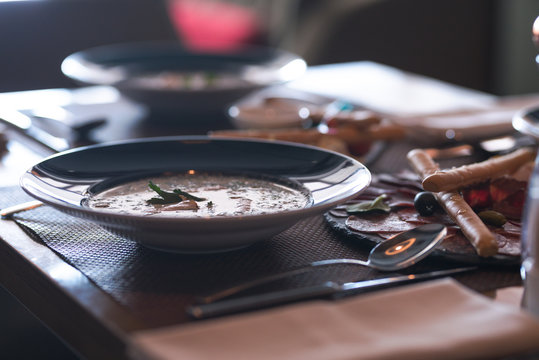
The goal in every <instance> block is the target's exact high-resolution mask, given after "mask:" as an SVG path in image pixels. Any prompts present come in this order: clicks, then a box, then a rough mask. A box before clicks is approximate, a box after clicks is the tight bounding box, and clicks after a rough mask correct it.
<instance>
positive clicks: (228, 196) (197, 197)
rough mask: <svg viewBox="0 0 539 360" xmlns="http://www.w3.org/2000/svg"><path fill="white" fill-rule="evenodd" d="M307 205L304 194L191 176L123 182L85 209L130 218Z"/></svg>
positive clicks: (261, 183)
mask: <svg viewBox="0 0 539 360" xmlns="http://www.w3.org/2000/svg"><path fill="white" fill-rule="evenodd" d="M152 187H153V189H152ZM160 191H163V193H160ZM310 201H311V199H310V196H309V195H307V194H306V193H305V192H302V191H300V190H297V189H293V188H291V187H288V186H285V185H282V184H279V183H275V182H272V181H268V180H263V179H255V178H250V177H243V176H229V175H220V174H198V173H195V174H174V175H163V176H157V177H152V178H144V179H140V180H135V181H132V182H128V183H125V184H122V185H119V186H116V187H113V188H111V189H108V190H106V191H103V192H101V193H98V194H96V195H93V196H91V197H90V198H89V199H88V202H87V206H89V207H91V208H95V209H106V210H110V211H114V212H118V213H124V214H133V215H149V216H179V217H214V216H240V215H257V214H268V213H275V212H280V211H286V210H293V209H301V208H304V207H306V206H307V205H308V204H309V203H310Z"/></svg>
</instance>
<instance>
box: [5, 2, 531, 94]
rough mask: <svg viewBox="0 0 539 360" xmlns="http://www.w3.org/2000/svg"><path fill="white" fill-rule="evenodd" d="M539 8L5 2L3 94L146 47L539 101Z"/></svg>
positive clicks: (58, 81)
mask: <svg viewBox="0 0 539 360" xmlns="http://www.w3.org/2000/svg"><path fill="white" fill-rule="evenodd" d="M538 14H539V2H538V1H536V0H516V1H515V0H452V1H441V0H338V1H330V0H229V1H225V0H221V1H217V0H40V1H39V0H19V1H5V0H4V1H2V0H0V34H1V35H0V49H2V50H1V54H2V56H1V57H0V91H1V92H5V91H16V90H27V89H38V88H51V87H73V86H75V85H76V84H74V83H73V82H71V81H69V80H68V79H66V78H65V77H64V76H63V75H62V74H61V72H60V63H61V61H62V60H63V58H65V57H66V56H67V55H69V54H71V53H73V52H76V51H79V50H83V49H87V48H89V47H93V46H97V45H103V44H113V43H119V42H127V41H141V40H170V39H175V40H178V41H181V42H182V43H183V44H184V45H185V46H189V47H198V48H204V49H212V48H226V47H231V46H238V45H240V44H245V43H256V44H264V45H270V46H276V47H281V48H284V49H287V50H290V51H292V52H295V53H297V54H299V55H301V56H303V57H304V58H305V59H306V61H307V63H308V64H309V65H317V64H325V63H334V62H347V61H358V60H372V61H376V62H380V63H383V64H387V65H391V66H395V67H397V68H401V69H403V70H408V71H412V72H415V73H419V74H424V75H427V76H431V77H434V78H437V79H440V80H444V81H448V82H450V83H454V84H458V85H463V86H467V87H471V88H474V89H477V90H481V91H486V92H489V93H493V94H498V95H509V94H522V93H529V92H535V91H538V90H539V72H538V71H537V69H536V66H535V64H534V57H535V53H536V52H535V49H534V47H533V44H532V42H531V26H532V23H533V20H534V19H535V17H536V16H537V15H538Z"/></svg>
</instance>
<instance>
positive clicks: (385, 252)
mask: <svg viewBox="0 0 539 360" xmlns="http://www.w3.org/2000/svg"><path fill="white" fill-rule="evenodd" d="M446 234H447V228H446V227H445V226H444V225H442V224H426V225H421V226H418V227H416V228H413V229H411V230H408V231H405V232H402V233H400V234H398V235H395V236H393V237H391V238H389V239H387V240H385V241H382V242H380V243H378V244H377V245H376V246H375V247H374V248H373V249H372V250H371V252H370V253H369V256H368V259H367V261H363V260H359V259H328V260H321V261H315V262H312V263H310V264H308V265H305V266H301V267H299V268H295V269H292V270H289V271H285V272H282V273H278V274H273V275H269V276H265V277H262V278H258V279H255V280H251V281H248V282H245V283H242V284H239V285H235V286H232V287H230V288H228V289H225V290H221V291H219V292H217V293H214V294H212V295H208V296H205V297H203V298H201V299H200V302H201V303H204V304H209V303H212V302H214V301H217V300H220V299H223V298H226V297H228V296H231V295H233V294H236V293H239V292H241V291H244V290H247V289H249V288H252V287H255V286H258V285H262V284H265V283H269V282H272V281H275V280H278V279H283V278H286V277H289V276H292V275H297V274H301V273H304V272H306V271H308V270H310V269H312V268H315V267H321V266H328V265H336V264H350V265H360V266H367V267H370V268H373V269H376V270H380V271H394V270H399V269H404V268H407V267H409V266H412V265H414V264H416V263H417V262H418V261H420V260H422V259H424V258H425V257H426V256H427V255H428V254H430V253H431V252H432V251H433V250H434V248H435V247H436V245H437V244H438V243H440V241H442V239H443V238H444V237H445V235H446Z"/></svg>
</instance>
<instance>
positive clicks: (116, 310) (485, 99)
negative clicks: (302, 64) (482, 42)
mask: <svg viewBox="0 0 539 360" xmlns="http://www.w3.org/2000/svg"><path fill="white" fill-rule="evenodd" d="M355 65H356V67H357V69H358V71H362V72H365V71H367V70H369V67H370V69H371V71H372V78H371V79H370V81H373V82H376V76H378V77H379V78H384V79H386V80H387V79H388V78H391V76H397V79H400V80H399V81H401V83H400V84H401V86H402V91H406V86H408V87H409V88H410V89H416V90H417V97H416V98H409V99H408V101H407V103H406V106H407V107H409V108H413V107H411V106H410V102H411V101H416V102H417V103H418V104H419V105H418V109H419V108H421V106H420V105H421V103H423V100H422V98H421V94H423V93H424V91H425V89H426V87H431V88H432V89H433V91H432V92H431V93H430V94H429V96H431V97H433V96H434V97H435V94H436V89H440V87H441V88H442V89H443V91H440V92H439V94H440V96H442V98H440V99H438V100H439V104H444V103H445V104H446V105H444V106H446V108H444V106H442V105H440V106H441V109H442V108H443V110H444V111H447V110H448V108H450V107H453V106H454V108H453V109H454V110H458V109H457V108H458V99H459V98H463V99H464V98H465V99H466V101H465V102H466V104H467V105H469V104H474V106H477V105H478V104H480V105H481V107H485V108H488V104H492V101H497V100H498V99H496V98H494V97H492V96H490V95H487V94H481V93H476V92H474V91H468V90H466V89H461V88H458V87H452V86H451V85H448V84H443V83H438V82H436V81H433V80H431V79H425V78H422V77H418V76H414V75H411V74H405V73H401V72H398V71H397V70H395V69H391V68H385V67H379V66H377V65H376V64H372V63H356V64H355ZM336 69H338V67H336ZM367 72H368V71H367ZM403 76H404V78H403ZM404 80H405V81H404ZM425 82H426V83H425ZM365 86H368V84H367V85H365ZM417 86H421V91H419V90H418V89H419V88H418V87H417ZM425 86H426V87H425ZM447 94H453V95H454V97H453V98H452V99H450V101H449V102H451V103H452V105H451V106H449V105H448V102H444V99H443V96H447ZM326 95H332V94H326ZM378 96H379V97H384V98H383V99H382V98H379V100H380V101H379V102H378V105H380V104H381V103H384V104H382V105H383V106H384V107H385V108H386V109H388V108H389V103H390V101H391V99H387V98H386V96H387V95H386V93H385V91H384V89H380V92H379V94H378ZM470 96H476V97H477V99H478V101H480V103H477V102H476V103H473V102H470V101H469V100H470ZM366 100H368V101H365V103H364V105H366V106H368V105H369V104H368V102H369V101H371V102H372V101H375V100H376V97H373V94H372V93H369V94H368V99H366ZM397 100H398V101H397V102H399V103H401V104H402V101H401V100H402V99H397ZM519 101H520V100H519ZM523 101H524V103H526V102H529V98H528V97H526V98H525V99H524V100H523ZM467 105H466V106H467ZM468 110H469V109H468ZM169 126H170V124H169V125H166V126H165V125H163V126H162V127H161V129H159V126H148V123H143V124H141V123H139V122H135V123H133V126H130V128H129V130H126V132H125V134H115V135H116V136H122V137H126V136H131V134H135V133H136V134H137V136H138V135H139V134H141V129H148V128H149V127H151V128H153V130H152V135H156V133H157V134H158V133H159V131H163V132H164V133H167V132H168V134H170V132H169V131H170V130H169V129H168V127H169ZM134 128H135V129H136V130H135V131H134V130H133V129H134ZM133 131H134V132H133ZM176 132H177V133H178V134H182V133H183V132H185V130H181V129H177V130H176ZM188 132H192V130H188ZM38 158H39V155H37V156H36V155H35V154H32V153H30V152H29V151H28V150H27V149H26V148H24V147H22V146H19V145H16V143H13V146H12V148H11V149H10V153H9V154H8V156H6V157H5V158H4V159H3V166H2V167H1V168H0V179H1V184H2V185H3V186H7V185H14V184H16V183H17V179H18V176H19V175H20V173H21V171H22V169H25V168H27V167H28V166H30V164H32V163H33V162H34V161H36V159H38ZM378 168H379V169H381V170H384V164H379V166H378ZM277 241H280V240H277ZM354 251H355V249H354ZM496 271H497V270H496ZM496 271H494V272H493V273H492V274H493V275H492V276H499V275H500V273H503V274H506V273H505V272H506V270H502V271H501V272H500V273H498V272H496ZM515 271H516V270H515V269H514V268H512V269H510V270H507V273H510V276H511V277H513V278H514V277H515V276H517V277H518V274H516V273H515ZM136 280H137V279H136V278H135V279H133V281H136ZM0 283H1V284H2V286H4V287H5V288H6V289H7V290H9V291H10V292H11V293H12V294H13V295H14V296H15V297H16V298H17V299H19V300H20V301H21V302H22V303H23V304H24V305H25V306H26V307H27V308H28V309H29V310H30V311H31V312H32V313H33V314H35V315H36V316H37V317H38V318H39V319H40V320H42V321H43V322H44V323H45V324H46V325H47V326H49V327H50V328H51V329H52V330H53V331H54V332H55V333H56V334H58V335H59V336H60V337H61V338H62V339H64V340H65V341H66V342H67V343H68V344H69V345H70V346H71V347H72V348H73V349H74V350H75V351H76V352H77V353H78V354H80V355H81V356H83V357H88V358H99V359H104V358H114V359H120V358H126V357H127V356H128V355H127V354H126V346H127V344H128V343H129V338H130V335H131V334H132V333H134V332H136V331H137V330H142V329H148V328H154V327H159V326H163V325H170V324H171V323H172V324H174V323H175V322H178V323H179V322H182V321H180V320H178V321H176V320H167V319H165V318H166V311H167V308H163V309H162V311H161V313H163V312H164V313H165V314H164V315H165V316H164V318H163V319H153V320H152V319H149V318H148V314H149V313H150V312H149V313H148V314H144V310H140V309H144V306H142V305H140V304H138V303H137V302H140V303H143V302H144V301H146V300H147V299H145V296H149V294H145V293H142V292H141V293H139V294H137V293H136V292H134V291H131V290H130V291H129V299H128V300H126V301H127V303H131V304H135V306H125V304H124V303H122V301H121V299H119V298H118V297H117V296H118V295H117V294H118V293H120V294H121V291H120V290H118V291H116V292H115V291H110V290H106V289H103V288H102V287H101V286H99V284H97V283H96V282H95V281H94V280H93V279H92V278H90V277H88V276H87V275H85V273H84V271H81V269H80V268H78V267H77V266H75V265H73V262H71V261H69V259H65V258H64V257H63V256H61V254H59V253H58V252H57V251H55V250H53V249H52V248H51V247H50V246H48V245H47V243H44V242H40V241H36V239H34V238H32V237H30V236H29V235H28V233H26V232H25V231H23V230H22V229H21V227H20V226H19V225H18V224H17V223H15V222H13V221H2V223H1V225H0ZM111 294H112V296H111ZM169 306H173V304H169ZM178 306H180V305H178ZM133 309H138V310H133ZM170 309H172V307H171V308H170ZM178 319H180V317H178Z"/></svg>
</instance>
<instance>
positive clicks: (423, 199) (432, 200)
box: [414, 191, 439, 216]
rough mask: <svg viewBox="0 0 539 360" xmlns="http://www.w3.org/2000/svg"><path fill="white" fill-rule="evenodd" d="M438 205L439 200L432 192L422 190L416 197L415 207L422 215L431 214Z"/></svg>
mask: <svg viewBox="0 0 539 360" xmlns="http://www.w3.org/2000/svg"><path fill="white" fill-rule="evenodd" d="M438 206H439V204H438V201H437V200H436V197H435V196H434V194H433V193H431V192H428V191H422V192H420V193H417V194H416V196H415V197H414V207H415V209H416V210H417V212H418V213H419V215H421V216H431V215H432V214H434V212H435V211H436V209H437V208H438Z"/></svg>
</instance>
